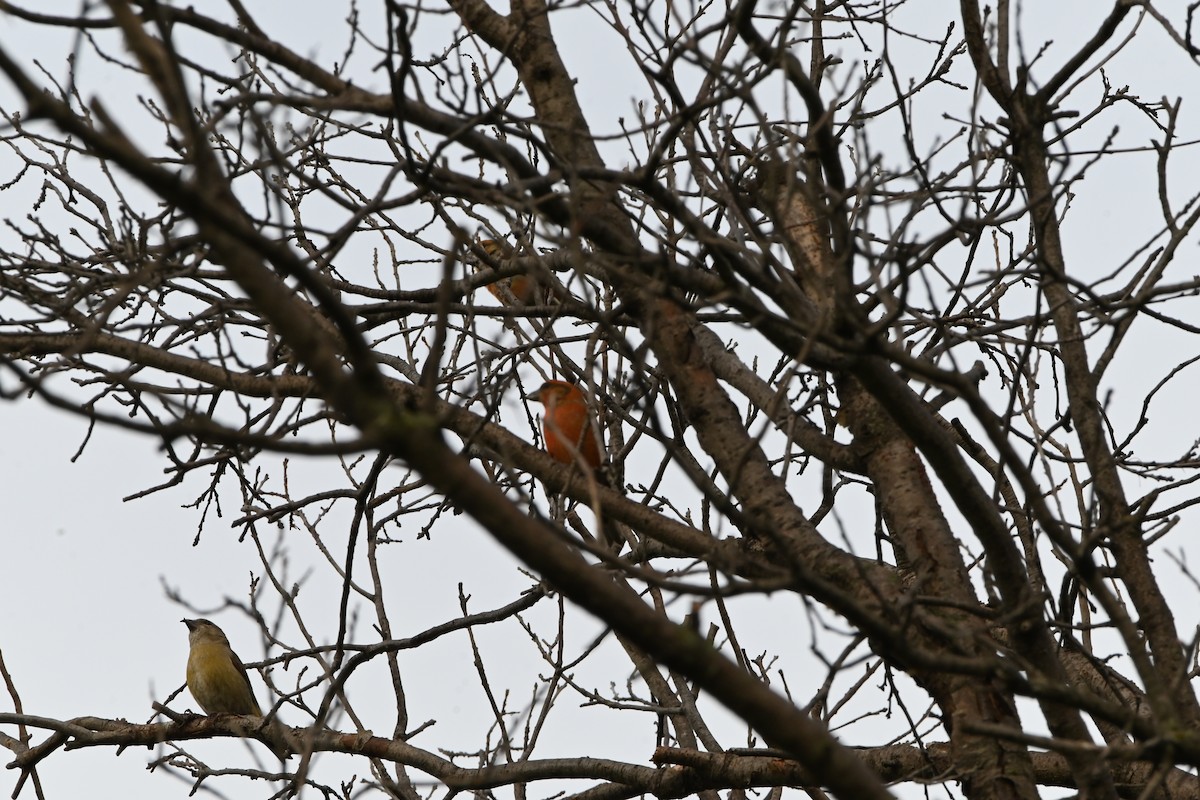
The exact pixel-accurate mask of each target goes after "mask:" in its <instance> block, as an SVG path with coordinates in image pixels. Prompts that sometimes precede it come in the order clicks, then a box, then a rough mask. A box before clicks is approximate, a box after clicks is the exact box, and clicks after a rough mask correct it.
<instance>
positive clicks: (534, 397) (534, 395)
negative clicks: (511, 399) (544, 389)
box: [521, 390, 542, 403]
mask: <svg viewBox="0 0 1200 800" xmlns="http://www.w3.org/2000/svg"><path fill="white" fill-rule="evenodd" d="M521 399H522V400H528V401H529V402H531V403H540V402H542V393H541V391H540V390H534V391H532V392H530V393H529V394H523V395H521Z"/></svg>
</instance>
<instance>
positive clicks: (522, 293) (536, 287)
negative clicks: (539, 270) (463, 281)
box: [479, 239, 548, 306]
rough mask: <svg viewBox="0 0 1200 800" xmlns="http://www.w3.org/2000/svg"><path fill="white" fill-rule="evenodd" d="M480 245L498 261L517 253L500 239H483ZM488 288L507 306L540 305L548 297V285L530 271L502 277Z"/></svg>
mask: <svg viewBox="0 0 1200 800" xmlns="http://www.w3.org/2000/svg"><path fill="white" fill-rule="evenodd" d="M479 246H480V248H482V249H483V251H484V252H485V253H487V254H488V255H489V256H491V257H492V258H494V259H495V260H497V261H506V260H508V259H510V258H512V257H513V256H514V255H516V251H515V250H514V249H513V247H512V245H510V244H508V242H504V241H501V240H499V239H483V240H481V241H480V242H479ZM487 290H488V291H489V292H491V293H492V296H493V297H495V298H496V299H497V300H499V301H500V302H501V303H502V304H504V305H506V306H511V305H519V306H527V305H538V304H541V303H544V302H546V300H547V297H548V293H547V291H546V287H545V286H543V285H542V283H541V282H540V281H539V280H538V279H537V277H536V276H535V275H531V274H528V273H525V274H520V275H513V276H512V277H510V278H501V279H500V280H498V281H495V282H493V283H489V284H488V285H487Z"/></svg>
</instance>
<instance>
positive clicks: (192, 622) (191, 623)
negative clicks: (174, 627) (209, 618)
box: [179, 619, 196, 631]
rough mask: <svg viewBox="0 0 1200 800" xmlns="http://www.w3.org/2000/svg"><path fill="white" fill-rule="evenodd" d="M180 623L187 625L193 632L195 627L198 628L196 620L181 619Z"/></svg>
mask: <svg viewBox="0 0 1200 800" xmlns="http://www.w3.org/2000/svg"><path fill="white" fill-rule="evenodd" d="M179 621H180V622H182V623H183V624H184V625H187V628H188V630H189V631H190V630H192V629H193V628H194V627H196V620H194V619H181V620H179Z"/></svg>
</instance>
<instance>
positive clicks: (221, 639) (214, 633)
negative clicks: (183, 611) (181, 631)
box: [180, 619, 229, 647]
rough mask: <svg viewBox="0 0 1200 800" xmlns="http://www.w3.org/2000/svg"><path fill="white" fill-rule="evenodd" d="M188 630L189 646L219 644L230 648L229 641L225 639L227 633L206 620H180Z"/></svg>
mask: <svg viewBox="0 0 1200 800" xmlns="http://www.w3.org/2000/svg"><path fill="white" fill-rule="evenodd" d="M180 622H182V623H183V624H184V625H187V629H188V644H191V645H197V644H206V643H213V642H217V643H220V644H224V645H225V646H226V647H228V646H229V639H227V638H226V637H225V632H224V631H222V630H221V629H220V628H218V627H217V626H216V625H214V624H213V623H211V622H209V621H208V620H206V619H184V620H180Z"/></svg>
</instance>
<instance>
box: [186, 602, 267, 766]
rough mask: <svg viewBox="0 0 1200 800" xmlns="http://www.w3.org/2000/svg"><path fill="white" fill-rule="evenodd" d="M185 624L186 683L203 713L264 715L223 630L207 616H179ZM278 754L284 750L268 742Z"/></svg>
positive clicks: (243, 668)
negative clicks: (196, 617)
mask: <svg viewBox="0 0 1200 800" xmlns="http://www.w3.org/2000/svg"><path fill="white" fill-rule="evenodd" d="M181 621H182V622H183V624H184V625H187V628H188V644H189V645H191V652H189V653H188V662H187V686H188V690H189V691H191V693H192V697H194V698H196V702H197V703H199V704H200V707H201V708H202V709H204V713H205V714H210V715H211V714H250V715H253V716H256V717H261V716H262V715H263V713H262V709H260V708H259V706H258V701H257V700H255V699H254V690H253V689H252V688H251V686H250V676H249V675H248V674H247V673H246V667H245V665H243V664H242V660H241V659H240V658H238V657H237V653H235V652H233V648H232V647H230V646H229V639H228V638H226V636H225V632H224V631H222V630H221V629H220V628H218V627H217V626H216V625H214V624H213V623H211V622H209V621H208V620H206V619H185V620H181ZM268 747H270V748H271V750H272V751H273V752H274V753H275V755H277V756H279V758H281V759H284V758H287V757H288V755H290V754H289V753H288V751H287V750H281V749H280V748H278V747H275V746H273V745H268Z"/></svg>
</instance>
